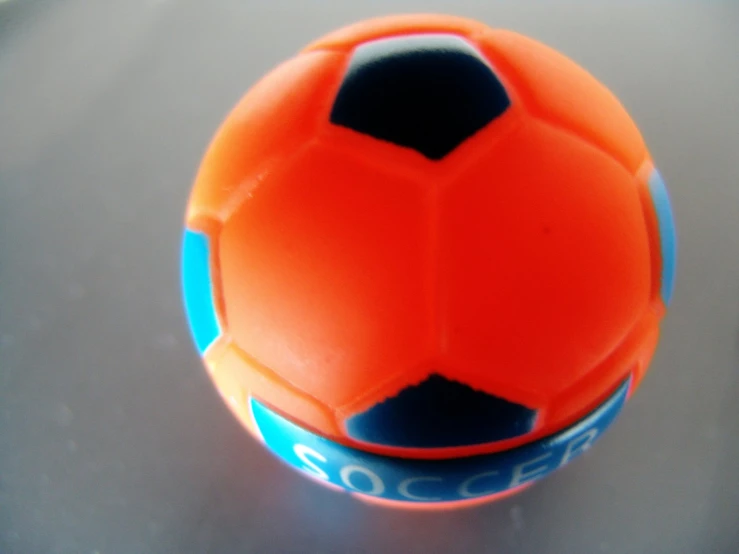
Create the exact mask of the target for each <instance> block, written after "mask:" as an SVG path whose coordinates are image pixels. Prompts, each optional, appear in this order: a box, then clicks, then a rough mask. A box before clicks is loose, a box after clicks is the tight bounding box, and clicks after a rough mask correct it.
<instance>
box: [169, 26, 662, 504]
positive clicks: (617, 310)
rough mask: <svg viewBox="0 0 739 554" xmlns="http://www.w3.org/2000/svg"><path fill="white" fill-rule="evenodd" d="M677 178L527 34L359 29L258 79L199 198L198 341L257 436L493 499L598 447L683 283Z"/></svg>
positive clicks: (309, 468)
mask: <svg viewBox="0 0 739 554" xmlns="http://www.w3.org/2000/svg"><path fill="white" fill-rule="evenodd" d="M674 268H675V242H674V233H673V222H672V216H671V211H670V205H669V200H668V197H667V193H666V190H665V186H664V184H663V181H662V179H661V178H660V175H659V173H658V172H657V170H656V169H655V167H654V165H653V163H652V160H651V158H650V155H649V152H648V151H647V148H646V146H645V144H644V142H643V140H642V137H641V136H640V133H639V130H638V129H637V127H636V126H635V124H634V123H633V122H632V120H631V118H630V117H629V116H628V114H627V113H626V111H625V110H624V108H623V107H622V106H621V105H620V104H619V102H618V101H617V99H616V98H615V97H614V96H613V95H612V94H611V93H610V92H609V91H608V90H607V89H606V88H605V87H604V86H603V85H601V84H600V83H599V82H598V81H597V80H596V79H595V78H593V77H592V76H591V75H589V74H588V73H587V72H586V71H584V70H583V69H581V68H580V67H578V66H577V65H576V64H575V63H573V62H572V61H570V60H569V59H567V58H565V57H563V56H562V55H561V54H558V53H557V52H555V51H553V50H551V49H550V48H548V47H546V46H544V45H542V44H540V43H538V42H536V41H534V40H531V39H529V38H526V37H523V36H521V35H518V34H515V33H512V32H509V31H504V30H497V29H496V30H494V29H490V28H488V27H486V26H484V25H482V24H481V23H478V22H475V21H470V20H466V19H460V18H454V17H445V16H402V17H389V18H383V19H379V20H371V21H366V22H363V23H359V24H357V25H353V26H350V27H347V28H344V29H341V30H339V31H337V32H334V33H332V34H329V35H328V36H326V37H324V38H322V39H320V40H318V41H317V42H315V43H313V44H311V45H309V46H308V47H307V48H305V49H304V50H303V51H301V52H300V53H299V54H298V55H297V56H296V57H294V58H293V59H291V60H289V61H286V62H285V63H283V64H282V65H280V66H279V67H277V68H276V69H275V70H274V71H273V72H271V73H270V74H269V75H267V76H266V77H264V78H263V79H262V80H261V81H260V82H259V83H258V84H257V85H256V86H255V87H254V88H253V89H252V90H251V91H249V92H248V94H246V96H245V97H244V98H243V100H241V102H240V103H239V104H238V105H237V106H236V108H235V109H234V110H233V111H232V112H231V114H230V115H229V116H228V117H227V119H226V120H225V122H224V124H223V125H222V127H221V128H220V130H218V132H217V134H216V136H215V138H214V139H213V142H212V144H211V146H210V148H209V149H208V151H207V153H206V155H205V158H204V160H203V162H202V166H201V168H200V171H199V173H198V175H197V179H196V182H195V186H194V189H193V191H192V196H191V199H190V203H189V207H188V209H187V216H186V231H185V237H184V247H183V283H184V296H185V303H186V309H187V314H188V317H189V321H190V325H191V329H192V334H193V337H194V341H195V344H196V346H197V349H198V351H199V352H200V354H201V355H202V356H203V358H204V360H205V364H206V366H207V368H208V370H209V372H210V375H211V376H212V378H213V380H214V382H215V384H216V386H217V388H218V390H219V391H220V392H221V394H222V395H223V396H224V398H225V399H226V400H227V401H228V402H229V404H230V405H231V407H232V409H233V411H234V412H235V413H236V414H237V416H238V417H239V418H240V419H241V421H242V422H243V423H244V424H245V425H246V427H247V428H248V429H250V430H251V432H252V433H253V434H254V435H255V436H256V437H258V438H259V440H261V441H263V442H264V444H265V445H266V446H267V447H268V448H269V449H271V450H272V451H273V452H274V453H275V454H277V455H278V456H279V457H281V458H282V459H283V460H285V461H286V462H288V463H289V464H291V465H293V466H295V467H297V468H300V469H301V470H303V471H304V472H305V473H306V474H308V475H310V476H312V477H315V478H316V479H318V480H321V481H323V482H325V483H328V484H333V485H336V486H338V487H340V488H343V489H346V490H349V491H351V492H353V493H356V494H359V495H362V496H363V497H373V498H375V499H378V500H381V501H388V502H403V503H407V504H416V505H429V504H434V505H438V506H442V505H443V506H446V505H449V503H455V504H458V503H469V502H475V501H479V500H480V499H482V500H489V499H492V498H495V497H496V496H500V495H502V494H507V493H510V492H511V491H517V490H519V489H520V488H521V487H523V486H526V485H528V484H530V483H531V482H533V481H535V480H537V479H539V478H541V477H543V476H544V475H546V474H548V473H550V472H552V471H553V470H555V469H557V468H559V467H561V466H563V465H565V464H567V463H568V462H569V461H570V460H572V459H573V458H575V457H576V456H577V455H578V454H580V453H582V452H583V451H585V450H586V449H587V448H589V447H590V446H591V445H592V444H593V442H594V441H595V440H596V439H597V438H598V437H599V436H600V435H601V434H602V432H603V431H604V429H605V428H606V427H607V426H608V425H609V423H611V421H612V420H613V419H614V418H615V417H616V415H617V413H618V411H619V409H620V408H621V406H622V405H623V403H624V402H625V400H626V399H627V398H628V396H629V395H630V394H631V393H632V392H633V391H634V389H635V388H636V387H637V385H638V384H639V382H640V381H641V379H642V377H643V376H644V373H645V371H646V369H647V365H648V363H649V361H650V358H651V356H652V354H653V352H654V350H655V347H656V344H657V340H658V330H659V323H660V320H661V319H662V317H663V315H664V312H665V306H666V305H667V304H668V302H669V300H670V296H671V294H672V289H673V275H674Z"/></svg>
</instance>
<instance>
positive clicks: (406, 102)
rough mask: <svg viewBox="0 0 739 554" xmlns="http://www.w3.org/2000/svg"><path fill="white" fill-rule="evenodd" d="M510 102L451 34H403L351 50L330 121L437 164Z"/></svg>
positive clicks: (477, 57) (467, 46)
mask: <svg viewBox="0 0 739 554" xmlns="http://www.w3.org/2000/svg"><path fill="white" fill-rule="evenodd" d="M509 105H510V100H509V98H508V94H507V93H506V91H505V88H504V87H503V85H502V84H501V82H500V81H499V80H498V78H497V77H496V76H495V73H494V72H493V70H492V68H491V67H490V65H489V64H488V63H487V62H486V61H485V59H484V58H483V57H482V55H481V54H480V53H479V52H478V51H477V50H476V49H475V48H474V47H473V46H472V44H470V43H469V42H467V41H466V40H464V39H463V38H461V37H459V36H456V35H449V34H421V35H408V36H402V37H394V38H385V39H380V40H375V41H372V42H368V43H366V44H363V45H362V46H360V47H358V48H357V49H356V50H355V52H354V55H353V56H352V59H351V62H350V64H349V68H348V69H347V73H346V75H345V76H344V81H343V82H342V84H341V87H340V89H339V92H338V94H337V96H336V100H335V101H334V105H333V108H332V111H331V122H332V123H334V124H336V125H341V126H343V127H348V128H349V129H353V130H354V131H358V132H360V133H363V134H366V135H370V136H372V137H375V138H377V139H381V140H385V141H388V142H392V143H394V144H397V145H399V146H405V147H408V148H413V149H414V150H416V151H418V152H420V153H421V154H423V155H424V156H426V157H427V158H430V159H432V160H439V159H441V158H443V157H444V156H446V155H447V154H449V153H450V152H451V151H452V150H454V149H455V148H456V147H457V146H459V145H460V144H461V143H462V142H463V141H464V140H465V139H467V138H469V137H471V136H472V135H473V134H475V133H476V132H477V131H479V130H480V129H482V128H483V127H484V126H485V125H487V124H488V123H490V122H491V121H492V120H493V119H495V118H496V117H498V116H499V115H501V114H502V113H503V112H505V110H506V109H507V108H508V106H509Z"/></svg>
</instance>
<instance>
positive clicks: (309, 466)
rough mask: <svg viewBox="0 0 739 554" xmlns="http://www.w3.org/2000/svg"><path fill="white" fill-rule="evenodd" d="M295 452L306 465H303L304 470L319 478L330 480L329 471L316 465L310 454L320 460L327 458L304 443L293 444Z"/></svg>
mask: <svg viewBox="0 0 739 554" xmlns="http://www.w3.org/2000/svg"><path fill="white" fill-rule="evenodd" d="M293 452H295V455H296V456H297V457H298V458H300V461H301V462H303V463H304V464H305V465H304V466H303V467H301V468H300V469H302V470H303V471H305V472H307V473H309V474H310V475H312V476H313V477H317V478H318V479H322V480H323V481H328V480H329V478H328V473H326V472H325V471H323V470H322V469H321V468H320V467H318V466H317V465H316V463H315V462H314V461H313V460H311V459H310V458H309V457H308V456H311V457H313V458H315V459H316V460H318V461H319V462H325V461H326V458H325V457H324V456H322V455H321V454H319V453H318V452H316V451H315V450H313V449H312V448H309V447H308V446H305V445H304V444H296V445H295V446H293Z"/></svg>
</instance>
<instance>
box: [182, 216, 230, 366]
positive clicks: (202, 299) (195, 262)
mask: <svg viewBox="0 0 739 554" xmlns="http://www.w3.org/2000/svg"><path fill="white" fill-rule="evenodd" d="M210 267H211V266H210V244H209V241H208V237H207V236H206V235H205V234H203V233H198V232H196V231H191V230H190V229H185V236H184V239H183V241H182V290H183V294H184V300H185V310H186V312H187V317H188V319H189V321H190V330H191V332H192V335H193V339H194V340H195V346H196V347H197V349H198V352H200V354H201V355H203V354H204V353H205V351H206V350H207V349H208V347H209V346H210V345H211V344H212V343H213V341H214V340H215V339H216V338H218V336H219V335H220V334H221V329H220V326H219V324H218V317H217V315H216V310H215V303H214V300H213V283H212V281H211V271H210Z"/></svg>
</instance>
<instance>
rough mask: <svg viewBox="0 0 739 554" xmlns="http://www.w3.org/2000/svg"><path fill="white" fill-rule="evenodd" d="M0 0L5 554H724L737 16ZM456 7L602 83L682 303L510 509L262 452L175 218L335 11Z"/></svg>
mask: <svg viewBox="0 0 739 554" xmlns="http://www.w3.org/2000/svg"><path fill="white" fill-rule="evenodd" d="M518 4H520V2H492V1H486V2H480V3H478V4H477V5H475V4H473V3H471V2H460V3H459V4H457V5H456V7H455V4H453V3H452V2H448V3H446V4H444V3H440V2H433V3H432V2H426V3H422V2H416V3H415V4H414V3H410V2H398V1H394V2H373V3H372V4H371V5H370V3H366V5H361V6H360V5H355V4H354V3H350V2H320V3H318V2H315V3H312V4H309V5H308V6H301V5H298V3H286V2H281V1H277V0H272V1H270V2H256V1H252V2H249V1H237V0H231V1H223V2H214V3H213V4H212V5H211V4H210V3H204V2H201V1H180V0H170V1H167V0H160V1H154V0H146V1H144V0H128V1H125V2H122V1H119V2H103V1H96V0H89V1H83V0H66V1H49V2H27V1H23V0H10V1H7V0H6V1H5V2H0V33H1V34H0V398H1V400H0V552H2V553H3V554H6V553H23V554H26V553H60V554H61V553H65V554H66V553H70V554H78V553H82V554H92V553H99V554H108V553H121V554H136V553H149V552H151V553H156V554H162V553H176V554H188V553H204V552H209V553H242V552H243V553H248V552H259V553H272V552H280V553H281V552H285V553H293V552H294V553H313V552H320V553H329V552H330V553H334V552H335V553H355V552H357V553H358V552H371V553H374V552H406V553H413V552H419V553H420V552H424V553H434V552H440V553H441V552H444V553H453V552H465V553H469V552H488V553H494V554H507V553H517V554H518V553H532V554H559V553H562V554H580V553H582V554H599V553H604V552H605V553H629V554H630V553H645V554H661V553H665V554H680V553H690V554H703V553H717V554H736V553H737V552H738V551H739V532H738V531H737V522H739V478H738V477H737V470H739V403H738V402H737V397H739V362H738V357H739V353H738V344H739V340H738V339H739V337H738V333H737V327H738V325H739V165H738V162H737V158H738V157H739V131H738V130H737V129H738V123H737V122H738V121H739V102H738V101H737V98H739V71H737V70H739V62H737V52H738V51H739V40H738V39H737V34H738V33H739V4H738V3H737V2H732V3H726V4H718V3H714V2H700V3H699V2H696V3H693V4H688V3H684V2H671V3H667V2H664V3H661V4H655V3H653V2H642V3H636V2H632V3H630V4H623V3H621V2H619V3H615V2H611V3H605V2H597V3H596V2H593V3H587V4H586V3H585V2H579V3H573V2H569V3H555V2H547V3H537V5H538V7H535V6H527V7H522V6H520V5H518ZM419 9H425V10H428V11H445V12H449V11H454V12H456V13H459V14H461V15H468V16H472V17H476V18H479V19H481V20H483V21H486V22H487V23H489V24H492V25H496V26H503V27H509V28H513V29H515V30H518V31H521V32H524V33H527V34H530V35H532V36H534V37H537V38H539V39H540V40H543V41H545V42H548V43H549V44H551V45H553V46H555V47H557V48H559V49H561V50H562V51H564V52H565V53H567V54H568V55H570V56H572V57H573V58H575V59H576V60H578V61H579V62H581V63H582V64H584V65H585V66H586V67H588V68H589V69H590V70H591V71H592V72H593V73H594V74H595V75H597V76H598V77H600V78H601V79H602V80H604V81H605V82H606V83H607V84H608V85H609V86H610V87H611V88H612V89H613V90H614V91H615V92H616V93H617V94H618V95H619V96H620V97H621V98H622V100H623V101H624V103H625V104H626V106H627V107H628V109H629V110H630V111H631V113H632V114H633V116H634V117H635V118H636V120H637V121H638V123H639V125H640V126H641V128H642V130H643V132H644V135H645V137H646V139H647V141H648V143H649V145H650V147H651V149H652V151H653V154H654V156H655V158H656V160H657V163H658V165H659V166H660V168H661V170H662V172H663V174H664V175H665V178H666V180H667V182H668V184H669V186H670V189H671V192H672V197H673V203H674V209H675V215H676V221H677V225H678V231H679V238H680V256H679V266H678V269H679V272H678V281H677V288H676V294H675V301H674V304H673V308H672V310H671V312H670V314H669V316H668V319H667V321H666V325H665V326H664V334H663V338H662V343H661V346H660V348H659V351H658V354H657V356H656V359H655V361H654V365H653V367H652V370H651V373H650V374H649V376H648V378H647V379H646V381H645V382H644V385H643V388H642V389H641V390H640V392H639V393H638V394H637V395H636V397H635V398H634V399H633V401H632V402H631V403H630V404H629V405H628V406H627V409H626V410H625V411H624V412H623V414H622V416H621V417H620V419H619V420H618V422H617V423H616V424H615V426H614V427H613V428H612V430H611V431H609V433H608V434H607V435H606V436H605V437H604V438H603V439H602V440H601V441H600V442H599V443H598V445H597V447H596V448H594V449H593V450H592V451H591V452H590V453H589V454H588V455H586V456H585V457H584V458H582V459H580V460H579V461H577V462H576V463H574V464H572V465H571V466H570V467H568V468H566V469H564V470H563V471H561V472H560V473H558V474H556V475H555V476H553V477H551V478H550V479H548V480H546V481H545V482H543V483H541V484H540V485H538V486H536V487H534V488H533V489H532V490H530V491H529V492H526V493H524V494H522V495H521V496H519V497H516V498H514V499H511V500H507V501H504V502H502V503H500V504H496V505H492V506H488V507H484V508H480V509H473V510H465V511H459V512H454V513H447V514H429V513H402V512H394V511H385V510H383V509H379V508H372V507H367V506H364V505H363V504H360V503H357V502H355V501H353V500H351V499H350V498H348V497H345V496H343V495H337V494H335V493H333V492H332V491H329V490H325V489H323V488H320V487H318V486H317V485H314V484H313V483H311V482H309V481H308V480H307V479H304V478H303V477H301V476H299V475H297V474H295V473H293V471H292V470H289V469H286V468H285V467H283V466H282V465H280V464H279V463H278V462H276V461H275V460H274V459H273V458H272V457H271V456H270V455H269V454H268V453H267V452H265V451H263V450H262V449H261V448H260V447H258V446H257V445H256V444H255V443H254V442H252V440H251V439H250V438H249V437H248V436H247V435H246V434H245V433H244V432H242V430H241V429H240V428H239V426H238V425H237V423H236V422H235V421H234V420H233V419H232V417H231V416H230V414H229V413H228V412H227V410H226V409H225V408H224V406H223V405H222V403H221V402H220V400H219V399H218V397H217V396H216V393H215V392H214V390H213V388H212V387H211V385H210V383H209V382H208V381H207V379H206V375H205V372H204V371H203V370H202V369H201V365H200V362H199V360H198V358H197V356H196V355H195V353H194V349H193V348H192V346H191V344H190V341H189V336H188V332H187V329H186V326H185V322H184V319H183V315H182V310H181V305H180V296H179V284H178V279H179V276H178V249H179V239H180V224H181V219H182V213H183V209H184V206H185V201H186V197H187V194H188V191H189V187H190V183H191V181H192V176H193V174H194V172H195V169H196V167H197V164H198V162H199V158H200V154H201V152H202V150H203V148H204V147H205V145H206V143H207V141H208V139H209V138H210V136H211V133H212V132H213V130H214V129H215V127H216V125H217V124H218V123H219V122H220V120H221V118H222V116H223V115H225V113H226V112H227V110H228V109H229V108H230V106H231V105H232V104H233V103H234V102H235V101H236V100H237V98H238V97H239V96H241V94H242V93H243V92H244V91H245V90H246V89H247V88H248V87H249V86H251V85H252V84H253V83H254V81H255V80H256V79H257V78H258V77H259V76H260V75H261V74H263V73H264V72H265V71H267V70H268V69H269V68H270V67H272V66H273V65H274V64H276V63H277V62H279V61H280V60H282V59H283V58H285V57H287V56H289V55H291V54H292V53H293V52H294V51H296V50H297V49H298V48H299V47H300V46H302V45H303V44H304V43H305V42H307V41H309V40H311V39H312V38H314V37H316V36H318V35H320V34H322V33H323V32H326V31H328V30H330V29H332V28H334V27H337V26H339V25H342V24H344V23H347V22H350V21H353V20H356V19H359V18H363V17H366V16H369V15H377V14H381V13H383V12H389V11H398V10H401V11H416V10H419Z"/></svg>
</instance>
